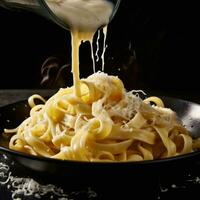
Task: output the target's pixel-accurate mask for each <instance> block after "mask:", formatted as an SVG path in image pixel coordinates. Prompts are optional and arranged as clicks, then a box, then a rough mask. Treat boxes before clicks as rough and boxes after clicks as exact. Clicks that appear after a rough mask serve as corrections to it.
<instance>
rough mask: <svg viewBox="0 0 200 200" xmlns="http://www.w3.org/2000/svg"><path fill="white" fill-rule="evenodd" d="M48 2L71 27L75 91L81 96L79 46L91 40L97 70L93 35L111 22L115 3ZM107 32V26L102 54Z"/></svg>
mask: <svg viewBox="0 0 200 200" xmlns="http://www.w3.org/2000/svg"><path fill="white" fill-rule="evenodd" d="M46 3H47V5H48V6H49V8H50V9H51V10H52V12H53V13H54V14H55V15H56V16H57V17H59V18H60V19H61V20H63V21H64V22H65V24H67V25H68V26H69V27H70V31H71V38H72V42H71V43H72V73H73V84H74V92H75V95H76V96H77V97H80V96H81V91H80V77H79V47H80V45H81V42H82V41H83V42H84V41H89V42H90V45H91V57H92V60H93V71H94V72H95V61H94V55H93V47H92V41H93V36H94V34H95V32H96V31H97V30H98V29H99V28H100V27H103V26H105V25H107V24H108V23H109V19H110V16H111V14H112V11H113V4H112V3H110V2H108V1H106V0H46ZM106 32H107V28H104V30H103V33H104V50H103V53H102V56H104V52H105V40H106ZM102 69H104V58H103V59H102Z"/></svg>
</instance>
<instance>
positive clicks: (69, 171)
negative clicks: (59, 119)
mask: <svg viewBox="0 0 200 200" xmlns="http://www.w3.org/2000/svg"><path fill="white" fill-rule="evenodd" d="M162 99H163V101H164V104H165V106H166V107H168V108H171V109H172V110H174V111H175V112H176V113H177V115H178V116H179V118H180V119H181V120H182V121H183V124H184V125H185V127H186V128H187V129H188V130H189V131H190V133H191V135H192V137H194V138H197V137H200V105H198V104H196V103H193V102H189V101H184V100H181V99H176V98H171V97H162ZM29 111H30V108H29V106H28V105H27V101H20V102H17V103H14V104H10V105H7V106H4V107H1V108H0V151H1V152H2V153H4V154H6V155H7V156H8V157H9V158H11V159H14V160H15V161H17V162H19V163H20V164H22V165H23V167H26V168H27V169H29V170H33V171H34V172H36V173H39V174H42V175H44V174H45V175H47V177H48V176H49V175H50V176H51V177H54V178H55V177H59V179H60V178H63V177H65V178H67V179H68V180H72V179H73V180H78V184H79V185H81V184H82V185H85V184H90V185H91V184H92V185H96V186H97V187H98V188H99V186H100V188H103V189H102V190H104V191H105V190H106V191H108V190H109V191H112V192H110V194H112V195H113V193H115V194H117V196H119V195H120V194H121V195H122V196H123V197H124V195H125V194H124V191H126V194H127V195H130V194H129V193H131V191H132V187H133V185H134V187H135V186H137V187H136V188H137V189H136V190H135V193H138V194H139V195H143V196H144V195H145V196H147V194H148V196H149V195H152V193H154V192H155V188H156V187H157V183H158V179H159V178H160V177H161V176H163V175H164V176H165V175H166V174H168V172H169V171H170V173H171V178H172V177H175V176H178V174H181V173H183V172H185V171H188V170H192V168H193V166H196V165H197V164H198V163H199V161H200V151H196V152H192V153H189V154H185V155H181V156H177V157H171V158H166V159H161V160H153V161H140V162H119V163H90V162H82V161H63V160H57V159H50V158H43V157H36V156H31V155H26V154H23V153H20V152H16V151H13V150H10V149H9V148H8V142H9V139H5V138H4V137H3V135H2V133H3V129H4V128H15V127H17V126H18V125H19V124H20V123H21V122H22V121H23V120H24V119H25V118H26V117H28V116H29ZM174 175H175V176H174ZM102 181H104V184H103V185H102ZM127 181H128V182H129V181H130V182H131V184H123V183H127ZM111 188H112V189H111ZM122 188H123V189H122ZM144 188H146V189H145V193H144V192H142V191H144ZM116 191H117V192H116ZM128 191H129V192H128ZM107 197H108V196H107Z"/></svg>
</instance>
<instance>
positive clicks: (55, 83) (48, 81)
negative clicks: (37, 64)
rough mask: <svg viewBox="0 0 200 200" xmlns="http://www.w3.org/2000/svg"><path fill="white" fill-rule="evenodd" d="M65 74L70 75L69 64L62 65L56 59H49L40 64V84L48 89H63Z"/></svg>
mask: <svg viewBox="0 0 200 200" xmlns="http://www.w3.org/2000/svg"><path fill="white" fill-rule="evenodd" d="M67 74H70V64H64V65H63V64H62V63H61V61H60V60H59V59H58V58H57V57H53V56H52V57H49V58H47V59H46V60H45V61H44V63H43V64H42V67H41V76H42V80H41V82H40V84H41V85H42V86H43V87H50V88H60V87H65V86H66V79H67V78H66V77H67ZM67 81H70V80H69V79H67Z"/></svg>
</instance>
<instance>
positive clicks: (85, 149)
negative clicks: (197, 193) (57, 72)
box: [5, 72, 197, 162]
mask: <svg viewBox="0 0 200 200" xmlns="http://www.w3.org/2000/svg"><path fill="white" fill-rule="evenodd" d="M73 90H74V88H73V87H69V88H65V89H60V90H59V91H58V92H57V93H56V94H55V95H54V96H52V97H51V98H50V99H49V100H48V101H46V102H45V103H44V104H39V105H35V103H34V100H35V99H38V98H39V99H40V100H42V101H44V99H43V98H42V97H40V96H38V95H33V96H31V97H30V98H29V104H30V106H31V107H32V109H31V111H30V117H29V118H28V119H26V120H25V121H24V122H22V123H21V125H20V126H19V127H18V128H17V129H13V131H14V135H13V136H12V138H11V140H10V143H9V147H10V148H11V149H13V150H16V151H21V152H24V153H28V154H31V155H37V156H44V157H50V158H56V159H62V160H82V161H97V162H99V161H110V162H113V161H141V160H153V159H160V158H166V157H171V156H176V155H181V154H185V153H189V152H192V151H193V140H192V138H191V136H190V135H189V133H188V131H187V130H186V129H185V128H184V127H183V125H182V124H181V122H180V121H179V120H178V118H177V116H176V113H175V112H173V111H172V110H171V109H169V108H165V107H164V104H163V102H162V100H161V99H160V98H158V97H149V98H146V99H145V100H142V99H140V98H139V97H138V96H137V95H134V92H133V91H130V92H127V91H126V90H125V88H124V86H123V83H122V81H121V80H120V79H119V78H118V77H115V76H108V75H107V74H105V73H103V72H98V73H95V74H93V75H91V76H89V77H88V78H86V79H82V80H81V81H80V96H78V97H77V96H75V94H74V92H73ZM150 102H154V103H155V104H156V105H155V106H151V105H150ZM5 132H9V133H10V132H12V131H11V130H10V131H8V130H5ZM194 144H196V143H194ZM196 146H197V145H196Z"/></svg>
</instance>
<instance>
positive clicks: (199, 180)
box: [0, 90, 200, 200]
mask: <svg viewBox="0 0 200 200" xmlns="http://www.w3.org/2000/svg"><path fill="white" fill-rule="evenodd" d="M54 92H55V90H0V106H4V105H7V104H10V103H14V102H16V101H19V100H24V99H27V98H28V97H29V96H30V95H32V94H35V93H37V94H41V95H43V96H48V95H51V94H53V93H54ZM156 94H158V93H156ZM173 94H174V95H175V96H176V97H182V98H184V99H188V100H194V101H196V102H198V99H200V98H198V95H196V93H192V92H191V93H189V94H188V93H187V95H185V94H184V92H183V91H179V92H176V93H173ZM173 94H172V95H173ZM172 95H171V96H172ZM166 174H167V176H168V175H169V176H168V177H167V179H161V180H160V183H159V185H158V187H157V189H156V191H155V193H156V195H155V196H154V197H153V199H163V200H165V199H171V198H176V197H179V198H180V197H186V198H190V199H194V198H195V196H197V195H198V194H199V192H198V191H199V190H200V173H199V172H198V168H197V169H194V170H193V171H190V172H185V173H183V174H182V175H181V177H179V179H176V180H174V179H173V177H170V172H166ZM33 185H34V187H33ZM69 186H70V184H67V182H66V180H60V183H59V184H58V182H57V181H55V180H54V178H52V179H51V178H50V177H48V179H45V178H44V177H42V176H40V175H39V174H38V173H37V172H34V171H29V170H28V169H26V168H25V167H24V166H22V165H20V164H19V163H17V162H15V161H13V160H11V159H10V158H8V157H7V156H6V155H4V154H0V199H3V200H4V199H5V200H7V199H8V200H10V199H18V200H19V199H28V200H29V199H30V200H33V199H59V200H68V199H71V200H78V199H101V198H100V197H101V195H100V194H99V191H98V189H96V188H93V186H91V185H85V186H84V187H81V188H80V186H79V184H78V182H77V185H75V187H74V186H73V188H70V187H69ZM133 187H134V185H133ZM148 199H151V198H150V197H149V198H148Z"/></svg>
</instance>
